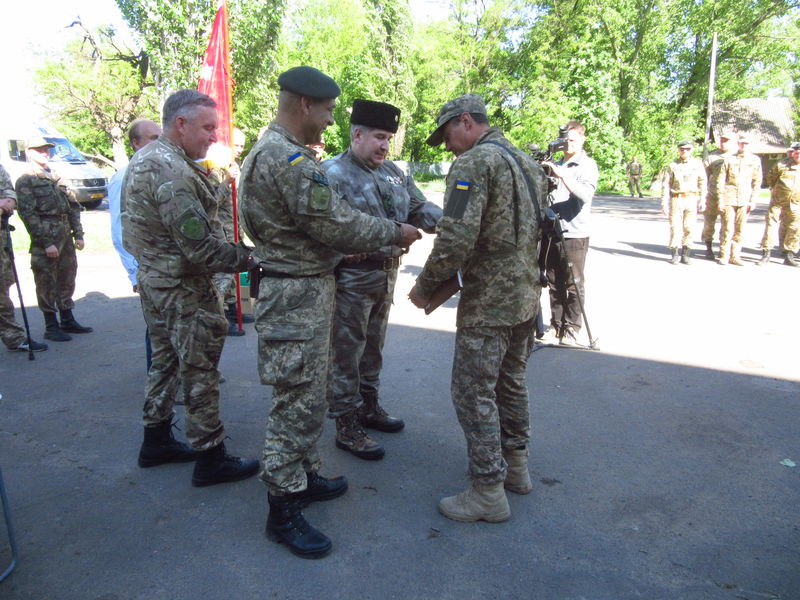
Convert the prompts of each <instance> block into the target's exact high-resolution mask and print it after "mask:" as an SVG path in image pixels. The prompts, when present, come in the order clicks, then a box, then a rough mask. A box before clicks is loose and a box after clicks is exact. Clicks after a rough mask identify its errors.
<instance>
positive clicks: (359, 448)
mask: <svg viewBox="0 0 800 600" xmlns="http://www.w3.org/2000/svg"><path fill="white" fill-rule="evenodd" d="M336 447H337V448H341V449H342V450H347V451H348V452H349V453H350V454H352V455H353V456H357V457H358V458H363V459H364V460H380V459H381V458H383V455H384V450H383V446H381V445H380V444H378V443H377V442H375V441H374V440H371V439H370V438H369V437H367V432H366V431H364V428H363V427H362V426H361V423H359V422H358V416H357V415H356V411H355V410H351V411H350V412H349V413H347V414H345V415H342V416H341V417H336Z"/></svg>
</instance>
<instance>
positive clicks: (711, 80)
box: [703, 31, 717, 159]
mask: <svg viewBox="0 0 800 600" xmlns="http://www.w3.org/2000/svg"><path fill="white" fill-rule="evenodd" d="M716 81H717V32H716V31H715V32H714V35H713V36H712V38H711V72H710V73H709V76H708V111H707V112H706V135H705V138H704V139H703V159H707V158H708V141H709V137H710V136H711V115H712V114H713V112H714V86H715V85H716Z"/></svg>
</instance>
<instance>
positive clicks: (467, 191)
mask: <svg viewBox="0 0 800 600" xmlns="http://www.w3.org/2000/svg"><path fill="white" fill-rule="evenodd" d="M473 187H474V186H473V185H472V183H470V182H469V181H465V180H463V179H457V180H456V182H455V185H454V186H453V191H452V192H451V193H450V194H449V195H448V198H447V203H446V205H445V207H444V216H446V217H451V218H453V219H460V218H462V217H463V216H464V213H465V212H466V211H467V204H469V197H470V195H471V194H472V189H473Z"/></svg>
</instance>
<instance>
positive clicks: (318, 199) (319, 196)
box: [308, 185, 331, 211]
mask: <svg viewBox="0 0 800 600" xmlns="http://www.w3.org/2000/svg"><path fill="white" fill-rule="evenodd" d="M308 205H309V206H310V207H311V208H313V209H314V210H319V211H327V210H329V209H330V206H331V188H330V187H328V186H327V185H312V186H311V198H310V199H309V201H308Z"/></svg>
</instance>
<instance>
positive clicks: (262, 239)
mask: <svg viewBox="0 0 800 600" xmlns="http://www.w3.org/2000/svg"><path fill="white" fill-rule="evenodd" d="M240 182H241V195H240V205H239V214H240V216H241V219H242V227H243V228H244V230H245V232H246V233H247V235H248V237H249V238H250V239H251V240H253V242H254V243H255V245H256V248H255V250H254V252H253V255H254V257H255V259H256V260H257V261H258V262H259V263H260V264H261V266H262V267H263V268H265V269H267V270H270V271H276V272H280V273H287V274H291V275H296V276H306V275H316V274H319V273H326V272H331V271H333V268H334V267H335V266H336V264H337V263H338V262H339V261H340V260H341V258H342V254H351V253H358V252H372V251H375V250H377V249H378V248H380V247H381V246H386V245H394V244H397V243H399V241H400V228H399V226H398V225H397V223H395V222H393V221H389V220H386V219H381V218H378V217H373V216H370V215H367V214H364V213H362V212H360V211H357V210H353V209H352V208H350V206H349V205H348V204H347V202H344V201H342V199H341V198H339V196H338V195H337V194H335V193H334V192H333V191H332V190H331V187H330V185H329V184H328V178H327V176H326V175H325V173H324V172H323V171H322V169H321V168H320V166H319V163H317V162H316V161H315V160H314V153H313V152H312V151H311V150H310V149H308V148H306V147H305V146H304V145H303V144H301V143H300V141H299V140H298V139H297V138H296V137H295V136H294V135H292V134H291V133H290V132H289V131H288V130H287V129H286V128H284V127H282V126H281V125H279V124H278V123H276V122H274V121H273V122H272V123H270V125H269V128H268V130H267V132H266V133H265V134H264V135H263V136H262V137H261V139H260V140H259V141H258V142H257V143H256V145H255V146H254V147H253V149H252V150H251V151H250V154H248V156H247V159H246V160H245V161H244V165H243V166H242V174H241V177H240Z"/></svg>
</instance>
